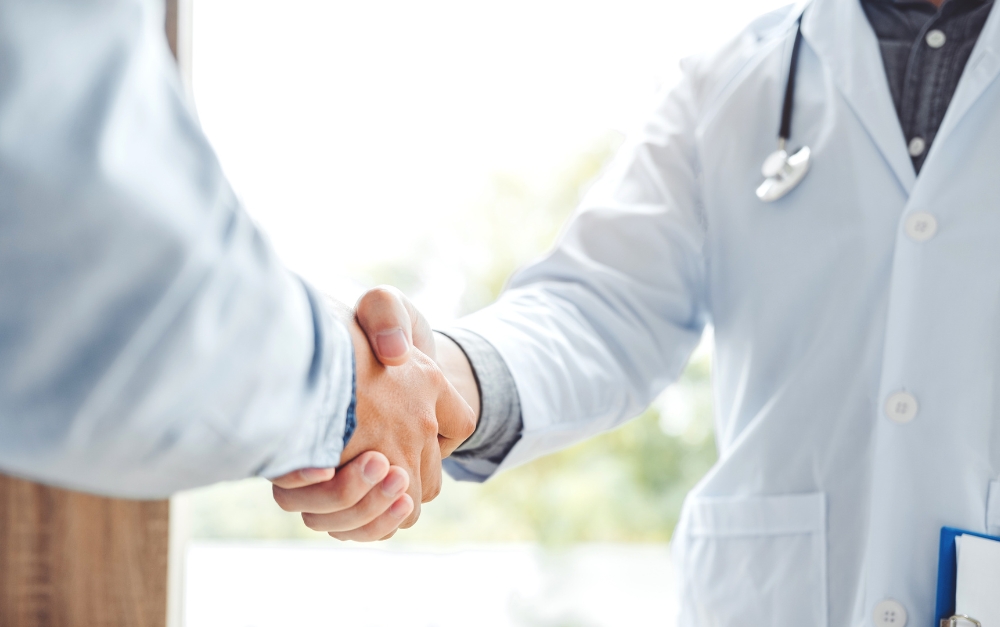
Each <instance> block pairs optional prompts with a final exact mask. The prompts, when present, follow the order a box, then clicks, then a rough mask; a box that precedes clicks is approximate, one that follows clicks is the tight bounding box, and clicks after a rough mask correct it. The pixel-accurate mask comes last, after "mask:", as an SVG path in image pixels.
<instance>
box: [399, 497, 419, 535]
mask: <svg viewBox="0 0 1000 627" xmlns="http://www.w3.org/2000/svg"><path fill="white" fill-rule="evenodd" d="M418 520H420V504H419V503H417V504H415V505H414V506H413V512H412V513H411V514H410V515H409V516H407V517H406V520H404V521H403V523H402V524H401V525H400V526H399V528H400V529H409V528H410V527H412V526H413V525H415V524H417V521H418Z"/></svg>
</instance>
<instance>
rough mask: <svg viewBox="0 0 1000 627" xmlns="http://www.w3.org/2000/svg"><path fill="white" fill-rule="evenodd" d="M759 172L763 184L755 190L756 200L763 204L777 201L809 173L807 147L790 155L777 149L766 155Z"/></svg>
mask: <svg viewBox="0 0 1000 627" xmlns="http://www.w3.org/2000/svg"><path fill="white" fill-rule="evenodd" d="M760 170H761V174H763V175H764V182H763V183H761V184H760V186H759V187H758V188H757V198H760V199H761V200H763V201H764V202H771V201H773V200H777V199H779V198H781V197H782V196H784V195H785V194H787V193H788V192H790V191H792V189H794V188H795V186H796V185H798V184H799V182H800V181H801V180H802V179H803V178H804V177H805V175H806V173H807V172H808V171H809V147H808V146H803V147H802V148H800V149H799V150H798V151H797V152H795V153H794V154H792V155H789V154H788V153H787V152H786V151H785V149H784V148H779V149H778V150H775V151H774V152H772V153H771V154H770V155H768V157H767V159H765V160H764V166H763V167H762V168H761V169H760Z"/></svg>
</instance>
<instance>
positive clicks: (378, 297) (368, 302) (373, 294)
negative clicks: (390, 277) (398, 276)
mask: <svg viewBox="0 0 1000 627" xmlns="http://www.w3.org/2000/svg"><path fill="white" fill-rule="evenodd" d="M395 300H396V294H395V292H394V291H393V290H392V288H390V287H388V286H385V285H379V286H377V287H373V288H371V289H370V290H368V291H367V292H365V293H364V294H363V295H362V296H361V300H360V301H359V302H358V310H362V309H365V310H367V309H368V308H374V309H381V308H384V307H386V306H390V305H392V304H393V302H394V301H395Z"/></svg>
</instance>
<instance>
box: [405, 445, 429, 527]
mask: <svg viewBox="0 0 1000 627" xmlns="http://www.w3.org/2000/svg"><path fill="white" fill-rule="evenodd" d="M424 450H425V451H426V450H427V447H424ZM421 455H423V453H421ZM417 465H418V462H417V461H416V460H414V463H413V467H414V468H416V467H417ZM419 465H420V467H421V471H422V467H423V460H422V459H421V461H420V462H419ZM413 472H414V471H413V470H411V471H410V487H409V488H408V489H407V490H406V494H407V495H408V496H409V497H410V500H411V501H412V502H413V509H412V510H411V511H410V512H408V514H409V515H408V516H406V518H405V519H404V520H403V522H402V524H400V525H398V526H400V527H402V528H403V529H409V528H410V527H412V526H413V525H415V524H416V522H417V519H418V518H420V503H421V501H422V500H423V487H422V483H423V479H424V478H423V476H421V475H416V476H414V474H413Z"/></svg>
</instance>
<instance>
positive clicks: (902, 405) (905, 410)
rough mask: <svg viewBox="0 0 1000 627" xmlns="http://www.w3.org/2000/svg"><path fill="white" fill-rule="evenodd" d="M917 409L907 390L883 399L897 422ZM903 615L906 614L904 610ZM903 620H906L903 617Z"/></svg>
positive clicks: (904, 419)
mask: <svg viewBox="0 0 1000 627" xmlns="http://www.w3.org/2000/svg"><path fill="white" fill-rule="evenodd" d="M917 409H918V405H917V399H915V398H913V395H912V394H910V393H909V392H896V393H895V394H892V395H890V396H889V398H887V399H886V401H885V415H886V417H887V418H888V419H889V420H891V421H893V422H895V423H897V424H906V423H907V422H910V421H911V420H913V418H914V417H915V416H916V415H917ZM883 603H888V601H883ZM893 603H895V601H893ZM903 616H904V617H905V616H906V613H905V612H904V613H903ZM903 622H906V619H905V618H904V619H903Z"/></svg>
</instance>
